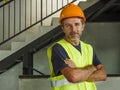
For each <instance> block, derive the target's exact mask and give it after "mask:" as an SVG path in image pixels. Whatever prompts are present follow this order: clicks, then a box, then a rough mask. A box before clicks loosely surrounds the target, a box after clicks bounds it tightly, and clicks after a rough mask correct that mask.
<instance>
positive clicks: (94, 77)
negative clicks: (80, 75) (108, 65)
mask: <svg viewBox="0 0 120 90" xmlns="http://www.w3.org/2000/svg"><path fill="white" fill-rule="evenodd" d="M106 78H107V75H106V72H105V69H104V67H103V65H98V66H97V71H95V72H94V73H93V74H91V75H90V76H89V77H88V79H87V81H104V80H106Z"/></svg>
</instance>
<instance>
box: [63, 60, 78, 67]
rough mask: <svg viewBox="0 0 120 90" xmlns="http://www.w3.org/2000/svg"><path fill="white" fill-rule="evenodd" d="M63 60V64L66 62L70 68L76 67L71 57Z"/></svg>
mask: <svg viewBox="0 0 120 90" xmlns="http://www.w3.org/2000/svg"><path fill="white" fill-rule="evenodd" d="M64 62H65V64H67V65H68V66H69V67H71V68H75V67H76V65H75V63H74V62H73V61H72V60H71V59H65V60H64Z"/></svg>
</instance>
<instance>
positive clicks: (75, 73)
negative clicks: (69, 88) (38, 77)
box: [61, 65, 96, 82]
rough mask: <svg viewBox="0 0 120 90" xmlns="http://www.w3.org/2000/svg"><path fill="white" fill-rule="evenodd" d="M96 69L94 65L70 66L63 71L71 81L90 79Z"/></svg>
mask: <svg viewBox="0 0 120 90" xmlns="http://www.w3.org/2000/svg"><path fill="white" fill-rule="evenodd" d="M95 71H96V68H95V67H94V66H92V65H90V66H87V67H85V68H70V67H67V68H65V69H63V70H61V72H62V73H63V75H64V76H65V77H66V78H67V79H68V80H69V81H70V82H81V81H85V80H87V79H88V77H89V76H90V75H91V74H92V73H93V72H95Z"/></svg>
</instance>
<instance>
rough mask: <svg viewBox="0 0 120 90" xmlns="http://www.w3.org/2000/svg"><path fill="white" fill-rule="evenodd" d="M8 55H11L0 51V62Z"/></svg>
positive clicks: (7, 51) (9, 52)
mask: <svg viewBox="0 0 120 90" xmlns="http://www.w3.org/2000/svg"><path fill="white" fill-rule="evenodd" d="M9 55H11V51H10V50H0V61H1V60H2V59H4V58H5V57H7V56H9Z"/></svg>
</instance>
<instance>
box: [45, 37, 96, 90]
mask: <svg viewBox="0 0 120 90" xmlns="http://www.w3.org/2000/svg"><path fill="white" fill-rule="evenodd" d="M57 43H58V44H60V45H61V46H62V47H63V48H64V49H65V51H66V52H67V53H68V56H69V57H70V59H71V60H73V62H74V63H75V64H76V67H79V68H82V67H85V66H87V65H92V61H93V48H92V46H91V45H89V44H86V43H84V42H82V41H80V45H81V53H82V54H81V53H80V52H79V51H78V50H77V49H76V48H75V47H73V46H72V45H71V44H70V43H68V42H67V41H66V40H64V39H62V40H60V41H58V42H57ZM53 45H54V44H53ZM53 45H51V46H50V47H49V48H48V50H47V55H48V60H49V65H50V71H51V77H50V79H51V86H52V90H96V86H95V83H94V82H87V81H83V82H79V83H71V82H69V81H68V80H67V79H66V78H65V77H64V76H63V75H60V76H55V73H54V70H53V65H52V62H51V56H52V47H53Z"/></svg>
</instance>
